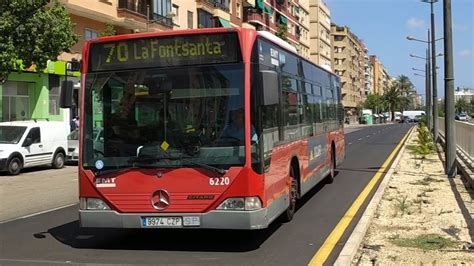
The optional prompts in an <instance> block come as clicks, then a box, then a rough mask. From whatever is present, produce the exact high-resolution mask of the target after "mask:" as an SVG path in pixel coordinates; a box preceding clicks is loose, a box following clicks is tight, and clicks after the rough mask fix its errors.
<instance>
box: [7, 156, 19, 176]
mask: <svg viewBox="0 0 474 266" xmlns="http://www.w3.org/2000/svg"><path fill="white" fill-rule="evenodd" d="M22 167H23V165H22V163H21V160H20V158H18V157H13V158H11V159H10V161H8V164H7V172H8V174H9V175H18V174H19V173H20V171H21V168H22Z"/></svg>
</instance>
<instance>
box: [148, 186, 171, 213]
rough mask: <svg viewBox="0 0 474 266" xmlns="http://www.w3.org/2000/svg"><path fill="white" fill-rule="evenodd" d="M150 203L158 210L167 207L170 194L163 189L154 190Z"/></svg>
mask: <svg viewBox="0 0 474 266" xmlns="http://www.w3.org/2000/svg"><path fill="white" fill-rule="evenodd" d="M151 205H152V206H153V208H155V209H157V210H159V211H162V210H164V209H166V208H168V207H169V206H170V194H169V193H168V192H167V191H166V190H163V189H160V190H157V191H155V193H153V195H151Z"/></svg>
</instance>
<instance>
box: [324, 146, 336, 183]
mask: <svg viewBox="0 0 474 266" xmlns="http://www.w3.org/2000/svg"><path fill="white" fill-rule="evenodd" d="M333 148H334V146H333V147H332V148H331V162H330V166H329V175H328V177H327V178H326V183H328V184H332V182H334V177H336V159H335V158H336V156H335V155H334V153H335V151H334V149H333Z"/></svg>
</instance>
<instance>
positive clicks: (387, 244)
mask: <svg viewBox="0 0 474 266" xmlns="http://www.w3.org/2000/svg"><path fill="white" fill-rule="evenodd" d="M415 129H416V128H415ZM416 138H417V132H416V130H413V131H412V133H411V135H410V137H409V138H408V140H407V143H406V144H405V146H404V148H402V149H401V151H400V153H399V155H398V156H397V158H396V159H395V161H394V163H393V166H392V167H391V169H390V170H389V171H388V173H387V174H386V176H385V178H384V180H383V181H382V183H381V184H380V187H379V189H378V190H377V192H376V194H375V195H374V197H373V199H372V201H371V203H370V204H369V206H368V207H367V209H366V211H365V213H364V214H363V216H362V218H361V220H360V222H359V224H358V225H357V227H356V228H355V229H354V231H353V233H352V235H351V236H350V238H349V240H348V241H347V243H346V245H345V246H344V248H343V250H342V252H341V254H340V255H339V258H338V259H337V261H336V265H387V264H392V265H393V264H396V265H422V264H430V265H466V264H467V265H474V250H472V249H470V250H469V249H467V247H469V246H470V244H471V243H472V242H473V241H474V222H473V215H474V203H473V199H474V193H473V191H468V190H467V189H466V187H465V186H464V184H463V182H462V180H461V179H460V178H455V179H447V177H446V175H444V168H443V164H442V162H441V160H440V158H439V156H438V154H436V153H433V154H430V155H428V156H427V158H426V159H423V160H422V159H418V158H416V157H415V155H414V154H413V152H412V149H413V148H414V146H415V145H416V144H417V143H416Z"/></svg>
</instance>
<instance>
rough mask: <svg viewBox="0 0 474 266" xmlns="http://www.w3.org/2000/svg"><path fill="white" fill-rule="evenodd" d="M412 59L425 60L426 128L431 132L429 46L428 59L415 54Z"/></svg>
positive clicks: (427, 50)
mask: <svg viewBox="0 0 474 266" xmlns="http://www.w3.org/2000/svg"><path fill="white" fill-rule="evenodd" d="M428 35H429V30H428ZM407 39H409V40H415V38H413V37H411V38H410V37H407ZM410 56H411V57H415V58H419V59H423V60H425V61H426V62H425V78H426V80H425V83H426V90H425V94H426V97H425V99H426V126H427V127H428V129H429V130H431V129H432V128H433V127H432V119H431V117H432V106H431V71H430V66H431V64H430V57H429V46H428V48H427V49H426V57H422V56H417V55H414V54H410Z"/></svg>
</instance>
